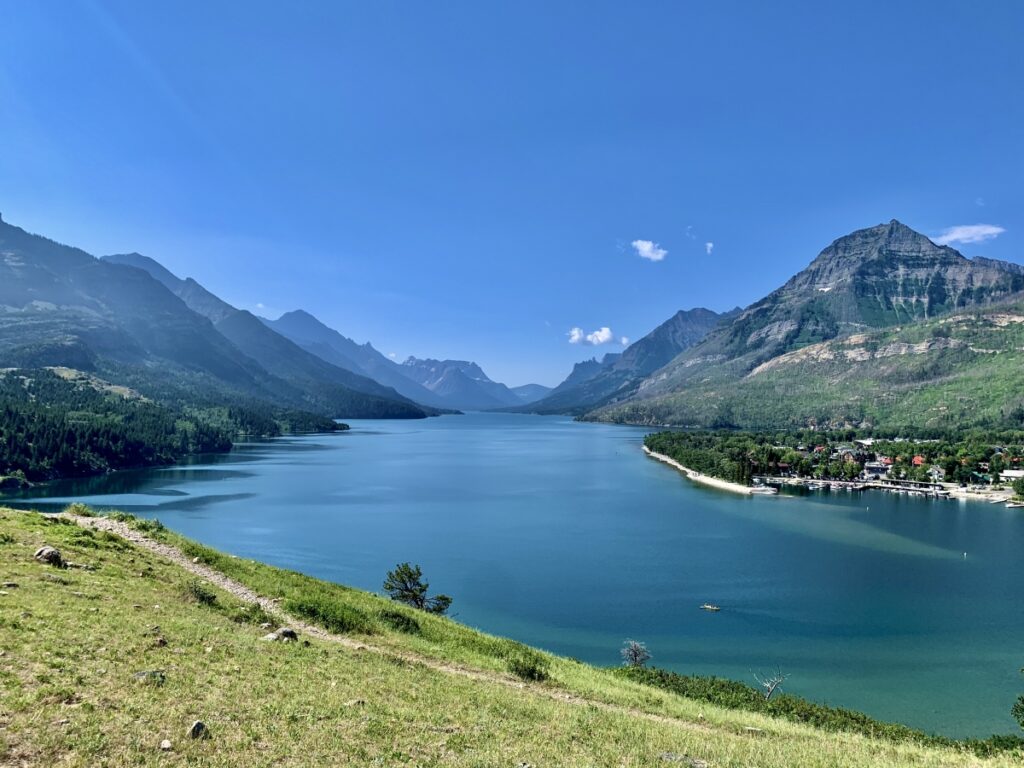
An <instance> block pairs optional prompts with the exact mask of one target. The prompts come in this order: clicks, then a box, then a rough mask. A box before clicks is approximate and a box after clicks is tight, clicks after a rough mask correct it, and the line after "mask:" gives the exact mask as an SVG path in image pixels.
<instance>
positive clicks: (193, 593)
mask: <svg viewBox="0 0 1024 768" xmlns="http://www.w3.org/2000/svg"><path fill="white" fill-rule="evenodd" d="M185 594H186V595H187V596H188V598H189V599H190V600H194V601H195V602H197V603H199V604H200V605H216V604H217V593H216V592H214V591H213V590H212V589H210V587H208V586H207V585H206V584H205V583H203V582H202V581H200V580H199V579H192V580H191V581H190V582H188V583H187V584H186V585H185Z"/></svg>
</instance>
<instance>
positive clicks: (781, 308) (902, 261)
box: [640, 220, 1024, 395]
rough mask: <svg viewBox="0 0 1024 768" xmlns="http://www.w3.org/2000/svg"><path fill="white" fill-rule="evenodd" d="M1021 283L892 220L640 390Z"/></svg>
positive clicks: (1002, 294) (968, 303) (854, 239)
mask: <svg viewBox="0 0 1024 768" xmlns="http://www.w3.org/2000/svg"><path fill="white" fill-rule="evenodd" d="M1022 290H1024V272H1022V271H1021V270H1019V269H1015V268H1014V265H1010V264H1005V263H1004V262H998V261H994V260H988V259H976V260H971V259H968V258H965V257H964V256H962V255H961V254H960V253H958V252H957V251H956V250H954V249H953V248H950V247H948V246H940V245H936V244H935V243H933V242H932V241H931V240H929V239H928V238H927V237H925V236H924V235H922V234H920V233H919V232H915V231H914V230H912V229H911V228H910V227H908V226H906V225H905V224H901V223H900V222H898V221H896V220H893V221H890V222H889V223H888V224H879V225H878V226H874V227H869V228H867V229H861V230H858V231H856V232H853V233H851V234H849V235H846V236H844V237H841V238H839V239H838V240H836V241H835V242H833V243H832V244H830V245H829V246H828V247H827V248H825V249H824V250H823V251H822V252H821V253H820V254H818V256H817V258H815V259H814V261H812V262H811V264H810V265H809V266H808V267H807V268H806V269H804V270H802V271H801V272H799V273H797V274H796V275H794V276H793V277H792V278H791V279H790V280H789V281H787V282H786V284H785V285H783V286H782V287H781V288H778V289H777V290H775V291H773V292H772V293H770V294H768V295H767V296H766V297H764V298H763V299H761V300H760V301H757V302H755V303H754V304H752V305H750V306H749V307H747V308H746V309H745V310H743V311H742V312H740V313H739V314H738V315H737V316H736V318H735V319H734V320H733V321H732V322H731V323H729V324H727V325H723V326H722V327H720V328H719V329H718V330H716V331H713V332H712V333H710V334H709V335H708V337H707V338H706V339H705V340H704V341H703V342H702V343H700V344H698V345H696V346H694V347H693V348H692V349H690V350H689V351H688V352H686V353H684V354H683V355H681V356H680V358H679V359H678V360H675V361H673V362H672V363H670V364H669V365H668V366H666V367H665V368H663V369H661V370H659V371H657V372H656V373H655V374H653V375H652V376H651V377H649V379H648V380H647V381H645V382H644V383H643V384H642V385H641V387H640V391H641V394H645V395H650V394H660V393H664V392H669V391H672V390H674V389H676V388H678V387H681V386H684V385H685V383H686V381H690V380H693V379H695V378H706V377H707V376H712V377H724V378H728V377H729V376H731V375H742V374H744V373H746V372H747V371H749V370H752V369H754V368H756V367H757V366H759V365H761V364H763V363H764V362H766V361H768V360H770V359H772V358H773V357H776V356H777V355H780V354H784V353H785V352H788V351H790V350H793V349H799V348H800V347H803V346H806V345H808V344H815V343H819V342H822V341H828V340H829V339H833V338H836V337H838V336H841V335H845V334H849V333H854V332H857V331H863V330H870V329H872V328H885V327H889V326H894V325H899V324H901V323H907V322H913V321H915V320H921V319H926V318H929V317H934V316H936V315H940V314H943V313H946V312H950V311H952V310H954V309H957V308H969V307H976V306H982V305H985V304H990V303H992V302H995V301H1000V300H1003V299H1006V298H1008V297H1010V296H1013V295H1015V294H1017V293H1019V292H1020V291H1022Z"/></svg>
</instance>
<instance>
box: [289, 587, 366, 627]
mask: <svg viewBox="0 0 1024 768" xmlns="http://www.w3.org/2000/svg"><path fill="white" fill-rule="evenodd" d="M284 608H285V610H286V611H288V612H289V613H294V614H295V615H297V616H301V617H302V618H304V619H308V620H309V621H312V622H313V623H314V624H319V625H320V626H321V627H323V628H324V629H327V630H329V631H331V632H335V633H337V634H352V633H361V634H365V635H370V634H373V624H372V622H371V621H370V617H369V616H367V615H366V614H365V613H363V612H362V611H361V610H359V609H358V608H354V607H353V606H351V605H346V604H345V603H343V602H341V601H339V600H338V599H337V598H335V597H333V596H332V595H329V594H327V593H326V592H323V591H313V592H310V593H309V594H306V595H302V596H301V597H293V598H288V599H287V600H286V601H285V604H284Z"/></svg>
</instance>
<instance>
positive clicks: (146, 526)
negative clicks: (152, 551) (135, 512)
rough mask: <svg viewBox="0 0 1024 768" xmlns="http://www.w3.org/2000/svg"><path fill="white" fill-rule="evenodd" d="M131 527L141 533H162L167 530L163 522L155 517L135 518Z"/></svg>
mask: <svg viewBox="0 0 1024 768" xmlns="http://www.w3.org/2000/svg"><path fill="white" fill-rule="evenodd" d="M133 527H134V528H135V530H137V531H141V532H142V533H162V532H163V531H165V530H167V529H166V528H165V527H164V524H163V523H161V522H160V521H159V520H157V519H156V518H155V517H154V518H153V519H152V520H144V519H142V518H136V520H135V523H134V524H133Z"/></svg>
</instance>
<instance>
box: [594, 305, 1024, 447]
mask: <svg viewBox="0 0 1024 768" xmlns="http://www.w3.org/2000/svg"><path fill="white" fill-rule="evenodd" d="M593 418H596V419H601V420H610V421H628V422H631V423H641V424H683V425H693V426H705V427H743V428H751V429H783V428H802V427H807V426H818V427H830V428H831V427H846V426H854V427H863V428H885V429H897V430H898V429H906V430H907V431H912V432H915V433H921V432H928V431H940V432H947V431H956V430H966V429H970V428H975V427H977V428H984V429H1020V428H1021V427H1022V426H1024V303H1013V304H1008V305H1003V306H996V307H988V308H985V309H976V310H973V311H969V312H966V311H965V312H959V313H956V314H953V315H949V316H946V317H939V318H936V319H931V320H925V321H921V322H917V323H912V324H909V325H906V326H901V327H896V328H891V329H887V330H881V331H874V332H871V333H858V334H853V335H850V336H847V337H845V338H842V339H836V340H832V341H826V342H820V343H817V344H810V345H807V346H804V347H800V348H798V349H795V350H793V351H790V352H787V353H785V354H782V355H779V356H777V357H774V358H771V359H769V360H767V361H765V362H764V363H762V364H761V365H759V366H757V367H755V368H754V369H752V370H751V371H749V372H747V373H746V374H745V375H743V376H742V377H736V378H735V379H730V378H727V377H725V376H721V377H717V378H712V377H710V376H709V377H707V378H706V379H705V380H703V381H694V382H691V383H690V384H689V385H688V386H687V387H686V388H685V389H682V390H680V391H678V392H675V393H671V394H666V395H661V396H658V397H654V398H650V399H647V400H638V401H635V402H629V403H625V404H620V405H617V406H612V407H609V408H607V409H604V410H602V411H598V412H596V413H595V414H593Z"/></svg>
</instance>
